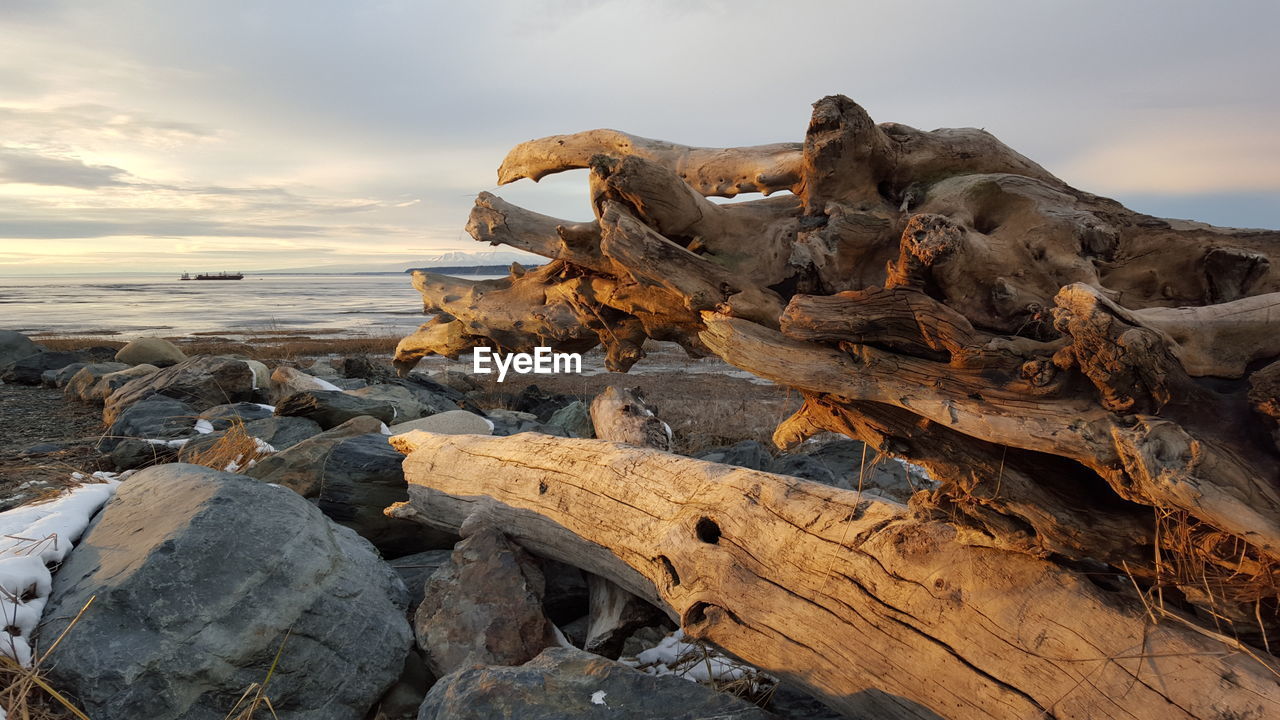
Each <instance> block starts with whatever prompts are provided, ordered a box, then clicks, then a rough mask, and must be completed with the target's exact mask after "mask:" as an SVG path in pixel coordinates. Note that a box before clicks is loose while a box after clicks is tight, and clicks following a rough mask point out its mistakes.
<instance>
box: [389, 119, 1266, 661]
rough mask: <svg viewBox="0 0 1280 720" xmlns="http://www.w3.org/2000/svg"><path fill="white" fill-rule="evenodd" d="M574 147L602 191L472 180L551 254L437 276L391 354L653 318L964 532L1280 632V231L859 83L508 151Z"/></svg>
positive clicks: (1221, 625) (635, 330) (573, 340)
mask: <svg viewBox="0 0 1280 720" xmlns="http://www.w3.org/2000/svg"><path fill="white" fill-rule="evenodd" d="M570 168H588V169H589V171H590V173H591V198H590V200H591V205H592V208H593V210H594V212H595V214H596V221H594V222H591V223H568V222H564V221H559V220H556V219H554V218H549V217H546V216H542V215H537V214H534V213H529V212H528V211H524V210H521V209H519V208H516V207H514V206H511V205H509V204H507V203H504V202H503V201H501V200H500V199H499V198H496V197H494V196H492V195H489V194H482V195H481V197H480V198H479V199H478V200H477V204H476V209H475V211H473V213H472V220H471V223H470V224H469V225H468V228H469V229H470V230H471V232H472V234H473V235H474V236H475V237H476V239H477V240H481V241H484V242H494V243H505V244H509V245H511V246H513V247H519V248H521V249H525V250H530V251H532V252H536V253H538V254H540V255H543V256H545V257H548V258H551V259H552V262H551V263H550V264H549V265H547V266H545V267H543V268H539V269H538V270H534V271H530V272H528V273H523V274H521V273H520V272H516V273H514V274H513V276H512V277H511V278H508V279H506V280H502V281H498V282H495V283H492V284H489V285H483V286H479V285H478V286H475V288H473V287H471V286H467V287H460V286H459V285H458V284H457V283H446V282H443V281H440V280H436V279H433V278H426V277H424V278H419V279H418V280H417V283H418V286H419V289H420V290H422V292H423V297H424V299H425V301H426V304H427V305H428V306H430V307H434V308H439V309H440V310H441V311H442V312H443V313H446V314H442V315H440V316H438V317H437V318H435V319H434V320H433V321H432V323H429V324H428V325H426V326H424V328H423V330H422V331H420V332H419V333H418V334H417V335H415V336H413V337H411V338H406V340H405V341H404V343H402V347H401V349H400V351H399V352H398V353H397V359H398V361H399V362H400V363H401V366H402V367H411V366H412V364H414V363H416V362H417V360H418V359H419V358H420V357H422V356H423V355H424V354H430V353H441V354H453V353H456V352H458V351H460V350H461V349H464V348H466V347H469V346H473V345H477V344H485V345H493V346H498V347H501V348H504V349H512V350H515V349H522V350H525V349H528V348H530V347H532V346H535V345H540V344H543V345H552V346H554V347H557V348H558V349H567V348H574V349H579V350H580V349H582V348H584V347H589V346H592V345H595V344H597V343H600V344H604V345H605V346H606V348H607V350H608V357H609V365H610V367H611V368H612V369H616V370H626V369H627V368H629V367H630V366H631V364H632V363H634V362H637V361H639V360H640V359H641V358H642V357H643V352H644V351H643V344H644V341H645V340H646V339H648V338H653V339H659V340H671V341H675V342H678V343H680V344H681V345H683V346H684V347H685V348H686V349H687V350H688V351H689V352H690V353H693V354H700V353H707V352H714V353H715V354H717V355H719V356H721V357H722V358H724V359H725V360H727V361H729V362H731V363H733V364H735V365H737V366H739V367H741V368H743V369H745V370H748V371H750V372H753V373H755V374H757V375H760V376H763V377H767V378H770V379H772V380H774V381H775V382H778V383H780V384H784V385H788V386H790V387H793V388H797V389H799V390H801V391H802V392H803V393H804V395H805V397H806V398H807V402H806V404H805V406H804V408H803V409H802V410H801V411H800V412H799V414H798V415H797V416H796V417H793V418H791V419H790V420H788V421H787V422H785V423H783V425H782V426H781V427H779V429H778V433H777V435H776V436H775V439H776V440H777V441H778V442H779V444H783V445H793V444H795V443H797V442H800V441H801V440H802V439H803V438H805V437H808V436H809V435H812V434H813V433H816V432H823V431H837V432H843V433H846V434H849V435H851V436H854V437H858V438H860V439H862V440H864V441H866V442H868V443H869V444H870V445H871V446H872V447H874V448H876V449H878V450H879V451H881V452H884V453H886V454H890V455H894V456H897V457H901V458H903V459H906V460H910V461H912V462H915V463H918V464H920V465H923V466H925V467H926V468H928V469H929V470H930V471H931V472H932V473H933V474H934V475H935V477H937V478H938V479H939V480H940V481H941V482H942V487H941V489H940V490H937V491H934V492H932V493H922V494H919V495H917V497H916V498H915V499H913V502H912V507H913V510H914V512H915V513H916V515H917V516H918V517H919V518H920V519H921V520H922V521H928V522H943V523H949V524H951V525H952V527H954V528H955V529H956V533H955V535H954V540H955V541H956V542H961V543H968V544H971V545H981V546H988V547H990V548H1000V549H1002V550H1004V551H1011V552H1016V553H1023V554H1030V555H1035V556H1038V557H1041V558H1046V559H1049V560H1051V561H1053V562H1057V563H1060V564H1061V565H1062V566H1063V567H1066V568H1072V569H1075V570H1081V571H1085V572H1090V573H1092V572H1104V573H1110V572H1119V573H1122V574H1127V575H1128V576H1129V577H1131V578H1132V582H1131V585H1135V586H1136V588H1137V592H1142V593H1144V594H1147V595H1150V596H1151V597H1153V598H1157V597H1158V598H1159V599H1160V602H1161V603H1163V607H1164V608H1165V609H1166V610H1167V611H1169V612H1176V613H1182V614H1184V615H1185V616H1186V617H1189V618H1191V621H1192V622H1196V623H1199V624H1201V625H1202V626H1204V627H1207V628H1214V629H1221V630H1222V631H1223V632H1227V633H1229V634H1232V635H1233V636H1236V637H1239V638H1241V639H1242V640H1243V641H1244V642H1247V643H1250V644H1251V645H1252V646H1253V647H1254V648H1256V649H1257V652H1261V653H1266V652H1269V650H1270V648H1271V646H1272V644H1273V643H1274V642H1277V641H1280V622H1278V618H1280V573H1278V572H1277V569H1276V568H1277V567H1278V566H1280V563H1278V561H1280V445H1278V444H1277V443H1278V440H1280V426H1278V424H1277V422H1278V420H1280V409H1278V408H1280V379H1278V378H1280V370H1277V368H1280V312H1276V311H1275V308H1276V306H1277V304H1278V303H1280V265H1278V264H1277V262H1275V261H1274V257H1275V256H1276V255H1277V253H1278V252H1280V232H1275V231H1262V230H1235V229H1226V228H1216V227H1211V226H1208V225H1202V224H1198V223H1191V222H1185V221H1173V220H1162V219H1159V218H1154V217H1150V216H1147V215H1142V214H1140V213H1136V212H1133V211H1131V210H1128V209H1126V208H1124V207H1123V206H1121V205H1120V204H1118V203H1116V202H1114V201H1112V200H1108V199H1106V198H1101V197H1098V196H1095V195H1091V194H1089V193H1086V192H1082V191H1080V190H1077V189H1075V188H1072V187H1070V186H1068V185H1067V184H1066V183H1064V182H1062V181H1061V180H1059V179H1058V178H1056V177H1054V176H1053V175H1051V174H1050V173H1049V172H1047V171H1046V170H1045V169H1044V168H1041V167H1040V166H1039V165H1036V164H1035V163H1034V162H1032V161H1030V160H1028V159H1027V158H1025V157H1023V156H1022V155H1020V154H1018V153H1016V152H1015V151H1013V150H1011V149H1010V148H1008V147H1006V146H1005V145H1003V144H1002V143H1000V142H999V141H998V140H996V139H995V138H994V137H992V136H991V135H989V134H987V133H985V132H982V131H979V130H974V129H962V130H935V131H932V132H921V131H918V130H914V129H912V128H907V127H904V126H901V125H895V124H881V125H876V124H875V123H872V122H871V120H870V118H869V117H868V116H867V114H866V112H865V111H864V110H863V109H862V108H861V107H859V106H858V105H857V104H855V103H854V102H853V101H851V100H849V99H848V98H844V97H841V96H833V97H827V98H823V99H822V100H820V101H818V102H817V103H816V104H815V105H814V114H813V120H812V122H811V124H810V126H809V129H808V132H807V134H806V136H805V139H804V142H803V143H801V144H798V145H796V144H792V145H774V146H765V147H759V148H730V149H725V150H711V149H705V148H686V147H683V146H676V145H670V144H667V143H661V142H657V141H650V140H643V139H640V138H635V137H632V136H629V135H625V134H623V133H618V132H615V131H591V132H586V133H579V134H576V135H566V136H557V137H554V138H545V139H542V140H535V141H531V142H529V143H525V144H523V145H521V146H519V147H517V148H516V149H515V150H513V151H512V153H511V155H510V156H509V157H508V158H507V160H506V161H505V162H504V163H503V169H502V170H501V172H500V179H501V180H502V181H503V182H510V181H512V180H515V179H518V178H522V177H528V178H534V179H537V178H539V177H542V176H545V175H546V174H548V173H553V172H560V171H562V170H566V169H570ZM775 190H790V191H791V194H785V193H783V194H780V195H778V196H776V197H772V198H769V199H766V200H753V201H748V202H739V203H734V204H731V205H716V204H713V203H710V202H708V201H707V200H705V199H704V197H703V196H710V195H733V194H735V193H738V192H744V191H764V192H772V191H775ZM729 420H731V419H728V418H726V421H729ZM1010 562H1013V560H1012V559H1010Z"/></svg>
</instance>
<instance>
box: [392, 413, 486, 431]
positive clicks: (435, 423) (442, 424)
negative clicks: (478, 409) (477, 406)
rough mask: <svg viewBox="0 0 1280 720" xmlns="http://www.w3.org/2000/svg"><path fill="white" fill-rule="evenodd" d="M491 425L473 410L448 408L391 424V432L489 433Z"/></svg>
mask: <svg viewBox="0 0 1280 720" xmlns="http://www.w3.org/2000/svg"><path fill="white" fill-rule="evenodd" d="M493 427H494V424H493V423H492V422H490V421H489V420H487V419H485V418H483V417H481V416H479V415H477V414H475V413H473V412H467V411H466V410H450V411H448V412H442V413H438V414H436V415H428V416H427V417H424V418H419V419H417V420H410V421H409V422H404V423H398V424H396V425H393V426H392V427H391V434H392V435H400V434H401V433H407V432H409V431H410V430H422V431H425V432H433V433H441V434H443V435H490V434H492V433H493Z"/></svg>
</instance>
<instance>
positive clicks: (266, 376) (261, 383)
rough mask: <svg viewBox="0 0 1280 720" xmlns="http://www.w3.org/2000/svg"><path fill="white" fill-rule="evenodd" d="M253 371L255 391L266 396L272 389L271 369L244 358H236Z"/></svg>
mask: <svg viewBox="0 0 1280 720" xmlns="http://www.w3.org/2000/svg"><path fill="white" fill-rule="evenodd" d="M235 357H236V358H238V359H239V360H240V361H241V362H243V363H244V364H245V365H248V366H249V369H250V370H252V371H253V389H254V390H257V391H258V393H259V394H260V395H263V396H266V395H267V394H268V391H269V390H270V388H271V369H270V368H268V367H267V366H266V365H264V364H262V363H260V362H258V361H257V360H251V359H249V358H247V357H243V356H239V355H237V356H235Z"/></svg>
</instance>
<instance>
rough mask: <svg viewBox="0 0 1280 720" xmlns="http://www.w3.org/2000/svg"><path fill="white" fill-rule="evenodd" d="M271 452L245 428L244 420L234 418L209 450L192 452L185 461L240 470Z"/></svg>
mask: <svg viewBox="0 0 1280 720" xmlns="http://www.w3.org/2000/svg"><path fill="white" fill-rule="evenodd" d="M270 454H271V453H270V452H269V451H267V450H265V449H264V448H263V446H262V442H261V441H259V440H258V439H257V438H255V437H253V436H252V435H250V434H249V433H248V432H246V431H245V429H244V421H243V420H241V419H240V418H233V419H232V420H231V426H230V427H228V428H227V429H226V431H225V432H224V433H223V435H222V437H220V438H218V440H217V441H216V442H214V443H213V445H211V446H209V448H208V449H207V450H203V451H201V452H197V453H192V454H191V455H189V456H188V457H187V458H185V461H186V462H188V463H191V464H192V465H204V466H205V467H211V468H214V469H215V470H227V471H229V472H239V471H240V470H243V469H246V468H247V467H248V466H249V465H250V464H252V463H255V462H257V461H258V460H261V459H262V458H264V457H266V456H268V455H270Z"/></svg>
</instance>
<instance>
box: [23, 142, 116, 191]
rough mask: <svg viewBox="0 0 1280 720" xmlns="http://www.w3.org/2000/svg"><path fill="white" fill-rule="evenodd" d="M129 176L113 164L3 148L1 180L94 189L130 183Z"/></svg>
mask: <svg viewBox="0 0 1280 720" xmlns="http://www.w3.org/2000/svg"><path fill="white" fill-rule="evenodd" d="M126 177H128V173H127V172H125V171H124V170H121V169H120V168H118V167H113V166H111V165H87V164H85V163H84V162H83V161H81V160H79V159H77V158H71V157H53V156H50V155H41V154H39V153H35V152H31V151H27V150H19V149H15V148H7V147H0V182H7V183H26V184H29V185H55V186H58V187H70V188H79V189H82V190H91V189H96V188H103V187H111V186H120V185H126V184H127V183H126V182H125V181H124V178H126Z"/></svg>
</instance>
